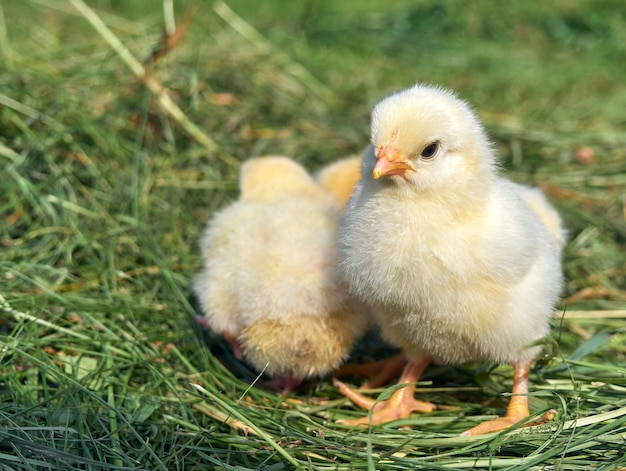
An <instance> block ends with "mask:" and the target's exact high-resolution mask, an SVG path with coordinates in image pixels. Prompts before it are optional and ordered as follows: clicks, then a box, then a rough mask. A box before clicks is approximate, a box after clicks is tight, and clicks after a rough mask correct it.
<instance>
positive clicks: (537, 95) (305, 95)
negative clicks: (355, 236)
mask: <svg viewBox="0 0 626 471" xmlns="http://www.w3.org/2000/svg"><path fill="white" fill-rule="evenodd" d="M74 3H76V2H74ZM90 5H91V6H92V7H93V8H95V12H96V15H97V17H98V18H100V19H101V20H102V21H103V22H104V23H105V24H106V25H107V26H108V27H109V28H110V29H111V31H112V33H113V34H114V35H115V36H116V37H117V38H119V39H120V40H121V41H122V43H123V44H124V46H125V48H127V49H128V51H130V52H131V53H132V54H133V55H134V56H135V57H136V58H137V59H138V60H139V61H145V60H147V59H148V58H149V57H150V56H151V54H152V52H153V50H155V49H156V48H157V47H158V45H159V44H160V42H161V35H162V31H163V28H164V15H163V8H162V4H161V2H157V1H152V2H112V1H98V2H90ZM228 5H229V6H230V8H232V11H234V12H236V14H237V15H239V17H238V18H239V19H237V17H235V16H233V15H232V14H231V13H229V10H228V9H225V8H223V7H221V8H220V7H219V6H217V7H216V8H213V6H212V5H211V4H209V3H208V2H202V3H201V4H200V8H199V10H198V11H197V13H196V14H195V16H194V17H193V18H192V19H191V21H190V24H189V28H188V30H187V33H186V34H185V35H184V37H183V38H182V40H181V42H180V43H179V44H178V45H177V47H175V48H174V49H173V50H171V51H170V52H169V53H168V54H167V55H166V56H165V57H164V58H163V59H162V60H161V61H159V62H158V63H156V64H155V65H154V67H152V69H151V75H150V76H151V77H152V78H153V79H154V80H156V81H157V82H158V84H161V85H162V86H163V87H165V88H166V90H167V93H168V96H169V97H171V101H172V103H173V104H174V107H172V105H171V104H170V105H167V104H166V107H165V108H164V107H163V97H162V96H161V98H160V99H161V102H159V95H158V94H157V95H155V93H154V89H155V88H154V83H152V87H153V90H152V91H151V90H150V89H149V87H147V86H146V85H145V84H144V83H142V82H141V81H140V80H139V79H138V78H137V77H136V76H135V75H134V74H133V72H132V71H131V69H130V68H129V67H128V66H127V65H126V64H125V63H124V62H123V61H122V59H121V58H120V56H119V55H118V53H117V52H115V51H114V50H113V49H112V47H111V46H110V45H109V44H108V43H107V42H106V41H105V39H104V38H103V36H102V35H101V34H100V33H98V32H97V31H96V30H95V29H94V27H93V26H92V25H91V24H90V23H89V22H88V21H87V20H86V19H85V17H84V16H82V15H81V14H79V13H78V11H77V10H76V9H75V8H74V7H73V6H72V4H71V2H69V1H67V2H66V1H62V0H33V1H24V2H17V1H12V2H11V1H9V2H3V3H2V4H1V5H0V11H1V12H2V18H1V19H2V20H3V21H0V168H1V170H0V189H1V195H2V197H1V198H0V295H1V297H0V311H1V315H0V469H3V470H4V469H6V470H13V469H20V470H22V469H24V470H45V469H50V470H57V469H63V470H65V469H68V470H69V469H76V470H79V469H80V470H83V469H89V470H115V469H129V470H130V469H133V470H135V469H136V470H139V469H146V470H183V469H184V470H196V469H197V470H200V469H202V470H204V469H223V470H233V471H234V470H237V471H242V470H246V469H255V470H256V469H267V470H279V469H293V468H302V469H312V470H313V469H314V470H325V469H328V470H335V469H337V470H342V469H346V470H347V469H389V470H396V469H436V470H455V469H511V470H526V469H536V470H539V469H554V470H556V469H562V470H591V469H599V470H616V469H619V468H626V459H625V458H624V454H625V452H626V441H625V437H626V394H625V393H626V347H625V345H626V329H625V328H624V320H623V319H624V317H625V314H624V313H625V312H626V309H625V308H626V288H625V287H626V268H625V267H626V214H625V211H626V209H625V208H626V206H625V205H626V200H625V199H624V195H626V151H625V149H626V134H624V126H625V124H626V114H625V113H624V110H625V109H626V82H625V81H624V72H623V67H624V64H625V63H626V6H624V4H623V2H621V1H617V0H615V1H590V0H589V1H583V0H576V1H570V2H557V1H547V2H517V3H513V2H496V1H469V2H460V1H452V0H449V1H426V0H423V1H420V2H409V1H394V2H386V3H385V6H384V7H383V6H381V5H380V2H373V1H364V2H332V1H329V0H318V1H305V2H280V1H278V0H276V1H264V2H248V1H243V0H233V1H231V2H229V3H228ZM194 6H195V3H194V2H191V1H181V2H176V8H177V10H176V20H177V23H178V24H179V25H180V24H182V23H183V21H184V18H185V14H186V13H187V12H189V11H191V10H192V8H193V7H194ZM251 29H252V31H251ZM416 81H427V82H431V83H438V84H441V85H444V86H447V87H451V88H454V89H456V90H458V92H459V93H460V94H461V96H462V97H464V98H466V99H467V100H469V101H470V102H472V103H473V104H474V105H475V107H476V109H477V110H478V112H479V114H480V115H481V117H482V118H483V120H484V122H485V124H486V126H487V128H488V130H489V132H490V133H491V135H492V137H493V139H494V141H495V142H496V143H497V146H498V149H499V151H500V153H501V156H502V164H503V167H504V169H505V171H506V172H507V175H509V176H510V177H511V178H513V179H515V180H517V181H521V182H526V183H533V184H542V185H544V188H546V191H547V192H548V194H549V195H550V197H551V199H552V201H553V202H554V204H555V205H556V206H557V207H558V208H559V210H560V212H561V213H562V215H563V217H564V219H565V221H566V224H567V226H568V228H569V231H570V243H569V245H568V248H567V249H566V251H565V257H564V266H565V272H566V277H567V284H566V289H565V293H564V300H563V302H562V304H561V305H560V308H561V309H566V310H567V313H574V311H580V310H584V311H599V312H597V313H596V314H593V313H587V314H584V315H582V316H574V315H572V316H568V315H566V316H565V317H564V318H562V319H555V321H554V323H553V327H554V328H553V334H552V338H553V339H554V341H555V342H556V344H558V350H557V351H556V352H554V355H553V356H551V357H550V358H545V359H543V360H540V361H539V362H538V363H537V365H536V368H535V370H534V371H533V373H532V388H531V390H532V394H531V408H532V410H533V412H534V413H538V414H539V413H541V412H542V411H544V410H546V409H548V408H550V407H554V408H556V409H557V410H558V416H557V419H556V420H555V421H554V422H553V423H551V424H547V425H543V426H540V427H538V428H532V429H516V430H512V431H507V432H504V433H501V434H497V435H491V436H485V437H477V438H476V437H473V438H472V437H470V438H465V437H459V436H458V434H459V433H460V432H461V431H463V430H464V429H466V428H468V427H469V426H471V425H474V424H475V423H477V421H479V420H481V419H483V418H486V417H492V416H493V415H496V414H500V413H502V411H503V407H504V405H505V404H506V402H505V401H506V397H505V396H503V395H502V393H503V392H505V391H509V390H510V386H511V370H510V367H508V366H497V367H494V366H493V365H465V366H455V367H437V368H432V369H431V370H429V372H428V375H427V377H426V378H425V382H424V384H423V386H420V391H421V393H420V395H421V396H423V397H425V398H427V399H428V400H432V401H434V402H437V403H440V404H446V405H452V406H456V407H457V409H455V410H445V411H437V412H434V413H431V414H425V415H415V416H413V417H411V419H410V420H405V421H402V422H401V423H400V424H398V423H394V424H389V425H385V426H382V427H377V428H374V429H372V430H353V429H349V428H347V427H344V426H341V425H338V424H336V423H335V422H336V419H338V418H342V417H350V416H356V415H360V414H361V412H359V411H357V410H356V409H355V408H354V407H353V406H352V405H350V404H349V403H348V402H347V401H346V400H344V399H343V398H342V397H341V396H340V395H338V394H337V392H336V390H335V388H334V387H333V386H332V384H331V383H330V381H328V380H322V381H319V382H311V383H309V384H308V385H307V386H306V387H304V388H303V389H301V390H299V391H297V392H296V393H294V394H292V395H291V396H290V397H289V398H288V399H286V398H281V397H279V396H277V395H276V394H274V393H272V392H268V391H265V390H263V389H260V388H257V387H250V384H251V383H252V382H253V381H254V380H255V378H256V373H254V372H252V371H250V370H249V369H248V368H247V367H246V366H245V365H242V364H239V363H238V362H236V361H235V360H234V359H233V358H232V356H231V355H230V353H229V351H228V349H227V348H225V347H224V345H223V344H222V343H220V342H219V341H218V340H217V339H215V338H214V337H212V336H211V335H209V334H207V333H204V332H201V331H200V329H198V328H197V326H195V323H194V315H195V314H196V307H195V306H194V304H193V301H192V300H191V296H190V285H191V280H192V278H193V276H194V274H195V273H196V272H197V271H198V270H199V268H200V258H199V250H198V238H199V235H200V231H201V230H202V228H203V225H204V224H205V222H206V220H207V219H208V218H209V217H210V216H211V214H212V213H213V212H214V211H215V210H216V209H219V208H221V207H223V206H224V205H225V204H227V203H228V202H229V201H231V200H232V199H233V198H234V197H235V196H236V193H237V188H236V182H237V167H238V165H237V164H238V162H239V161H243V160H244V159H246V158H248V157H250V156H254V155H262V154H285V155H289V156H292V157H293V158H295V159H296V160H298V161H300V162H302V163H303V164H305V165H306V166H307V167H308V168H309V169H310V170H316V169H317V168H319V167H320V166H321V165H322V164H324V163H327V162H330V161H332V160H333V159H336V158H338V157H341V156H344V155H347V154H350V153H357V152H360V150H361V149H362V148H363V147H364V146H365V145H366V143H367V140H368V131H369V129H368V127H369V123H368V120H369V116H368V113H369V110H370V108H371V106H372V105H373V104H374V103H375V101H376V100H377V99H379V98H380V97H382V96H383V95H384V94H385V93H387V92H389V91H390V90H393V89H397V88H400V87H403V86H407V85H410V84H412V83H414V82H416ZM149 85H150V84H149ZM168 106H169V108H168ZM175 108H178V109H179V110H180V111H182V116H183V117H184V118H185V120H183V121H182V122H181V120H180V119H174V118H173V116H175V115H172V110H175ZM190 123H191V124H192V125H193V126H190ZM211 142H212V143H213V144H211ZM582 146H587V147H590V148H591V149H592V150H593V153H594V159H593V161H592V162H587V163H585V162H582V161H581V160H580V159H577V158H576V157H575V154H576V151H577V149H579V148H580V147H582ZM381 391H382V390H381ZM398 425H408V426H409V430H399V429H398Z"/></svg>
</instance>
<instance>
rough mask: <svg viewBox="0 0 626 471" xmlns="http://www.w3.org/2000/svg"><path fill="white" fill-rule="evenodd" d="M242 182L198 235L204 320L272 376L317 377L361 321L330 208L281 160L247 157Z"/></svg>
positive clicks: (346, 346) (337, 359)
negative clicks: (344, 275) (340, 267)
mask: <svg viewBox="0 0 626 471" xmlns="http://www.w3.org/2000/svg"><path fill="white" fill-rule="evenodd" d="M240 188H241V189H240V198H239V200H238V201H236V202H234V203H233V204H232V205H230V206H229V207H227V208H225V209H224V210H222V211H221V212H219V213H218V214H216V215H215V217H214V218H213V219H212V220H211V221H209V224H208V226H207V228H206V230H205V233H204V236H203V239H202V244H201V245H202V247H201V248H202V260H203V264H204V269H203V271H202V272H201V273H200V274H199V275H198V276H197V278H196V280H195V284H194V290H195V293H196V294H197V296H198V298H199V300H200V304H201V306H202V310H203V312H204V314H205V316H206V320H207V324H208V325H209V326H210V327H211V328H212V329H213V330H214V331H215V332H217V333H219V334H222V335H224V336H225V337H227V338H233V339H236V341H237V342H238V343H239V344H240V345H241V349H242V352H243V355H244V357H245V358H246V359H247V360H248V361H249V362H250V363H252V364H253V365H254V366H255V367H256V368H257V369H259V370H265V371H267V372H268V373H269V374H270V375H273V376H277V377H282V376H286V377H291V378H295V379H300V380H301V379H304V378H306V377H309V376H314V375H324V374H326V373H327V372H329V371H331V370H333V369H335V368H337V367H338V366H339V365H340V364H341V362H342V361H343V360H344V359H345V358H346V357H347V355H348V354H349V352H350V349H351V347H352V344H353V342H354V341H355V340H356V338H357V337H358V336H360V335H361V333H362V332H363V330H364V329H365V328H366V322H367V321H366V318H364V317H363V316H362V311H361V310H362V306H361V305H359V304H358V303H357V302H356V301H354V300H353V299H352V298H350V297H349V296H348V295H347V294H346V293H345V290H344V289H343V287H342V286H341V285H340V282H339V279H338V274H337V271H336V250H335V237H336V229H337V224H338V209H337V205H336V203H335V201H334V200H333V198H332V197H331V196H330V195H329V194H328V193H327V192H326V191H324V190H323V189H322V188H321V187H320V186H319V185H318V184H317V183H316V182H315V181H314V180H313V179H312V178H311V176H310V175H309V174H308V173H307V172H306V171H305V170H304V169H303V168H302V167H301V166H300V165H298V164H297V163H295V162H294V161H292V160H290V159H287V158H284V157H265V158H258V159H251V160H249V161H248V162H246V163H245V164H244V165H243V166H242V169H241V173H240Z"/></svg>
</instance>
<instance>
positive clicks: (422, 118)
mask: <svg viewBox="0 0 626 471" xmlns="http://www.w3.org/2000/svg"><path fill="white" fill-rule="evenodd" d="M371 142H372V146H371V148H370V149H369V151H366V153H365V156H364V163H363V169H362V172H363V175H362V176H363V178H370V179H371V178H373V179H375V180H378V179H381V184H387V185H389V184H392V183H393V184H397V185H399V186H402V185H404V186H408V187H410V188H411V191H414V190H415V188H417V189H418V190H436V189H439V188H441V187H445V186H446V185H450V184H453V185H459V184H462V183H463V181H465V180H468V181H469V180H470V179H471V180H472V181H475V180H476V178H477V177H478V178H479V177H481V176H489V175H492V174H493V173H494V172H493V169H494V167H495V156H494V152H493V150H492V146H491V143H490V141H489V139H488V137H487V135H486V133H485V131H484V129H483V127H482V126H481V124H480V121H479V120H478V117H477V116H476V114H475V113H474V112H473V111H472V109H471V108H470V106H469V105H468V104H467V103H466V102H464V101H463V100H461V99H459V98H458V97H457V96H456V95H454V93H452V92H450V91H447V90H444V89H441V88H438V87H431V86H426V85H420V84H418V85H415V86H413V87H411V88H408V89H405V90H402V91H400V92H397V93H395V94H392V95H390V96H388V97H387V98H384V99H383V100H381V101H380V102H379V103H378V104H377V105H376V106H375V107H374V109H373V111H372V129H371ZM382 177H393V178H382ZM451 177H454V178H451Z"/></svg>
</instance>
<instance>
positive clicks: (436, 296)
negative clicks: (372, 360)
mask: <svg viewBox="0 0 626 471" xmlns="http://www.w3.org/2000/svg"><path fill="white" fill-rule="evenodd" d="M518 193H519V192H518V191H517V189H516V188H515V187H514V186H512V184H509V182H507V181H505V180H498V181H496V182H495V183H494V190H493V191H492V194H490V195H489V197H487V198H485V202H484V206H481V207H480V210H476V211H473V212H471V213H469V214H464V215H463V216H462V217H459V215H458V213H455V212H454V211H450V210H449V209H447V208H446V207H445V206H442V205H441V204H440V203H439V202H438V201H436V200H430V199H429V198H421V199H415V198H403V197H402V196H401V195H398V194H397V193H394V192H393V191H386V190H385V189H382V190H381V188H376V191H373V189H372V186H371V185H370V184H368V183H367V181H366V182H361V183H360V184H359V186H358V187H357V190H356V191H355V194H354V195H353V197H352V199H351V201H350V202H349V204H348V206H347V208H346V212H345V215H344V218H343V221H342V225H341V229H340V232H339V251H340V267H341V270H342V274H343V276H344V278H345V280H346V282H347V283H348V285H349V286H350V289H351V290H352V292H354V293H355V294H356V295H357V296H358V297H360V298H362V299H365V300H366V301H367V302H368V303H370V304H371V305H372V307H373V309H374V312H375V314H376V315H377V317H378V321H379V325H380V327H381V330H382V333H383V335H384V336H385V337H386V338H387V339H388V340H389V341H391V342H392V343H394V344H396V345H398V346H399V347H401V348H403V349H404V350H405V351H407V353H409V355H410V353H411V352H414V353H416V354H428V355H434V356H437V357H439V358H441V359H442V360H444V361H449V362H464V361H468V360H479V359H480V360H492V361H500V362H502V361H519V360H522V359H525V358H526V357H529V358H531V357H532V356H534V355H535V354H536V350H533V349H528V350H524V347H526V346H527V345H528V344H530V343H532V342H533V341H535V340H537V339H538V338H540V337H542V336H544V335H546V334H547V332H548V321H547V319H548V318H549V316H550V315H551V313H552V305H553V303H554V302H555V301H556V299H557V297H558V294H559V291H560V288H561V282H562V280H561V274H560V270H559V261H558V253H557V252H556V251H554V250H553V248H552V247H551V246H550V245H549V243H548V242H547V241H549V236H548V235H547V232H546V229H545V227H544V226H543V225H542V224H541V223H540V222H539V220H538V218H537V217H536V216H535V215H534V214H533V212H532V210H531V209H530V207H529V206H528V205H527V204H526V203H525V202H524V201H523V200H522V199H521V198H520V197H519V194H518Z"/></svg>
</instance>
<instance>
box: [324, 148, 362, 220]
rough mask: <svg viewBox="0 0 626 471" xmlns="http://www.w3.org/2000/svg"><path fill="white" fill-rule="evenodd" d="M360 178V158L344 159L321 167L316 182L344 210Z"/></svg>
mask: <svg viewBox="0 0 626 471" xmlns="http://www.w3.org/2000/svg"><path fill="white" fill-rule="evenodd" d="M360 178H361V156H360V155H358V156H352V157H346V158H343V159H340V160H337V161H335V162H332V163H330V164H328V165H326V166H325V167H323V168H322V169H321V170H320V171H319V172H318V173H317V175H316V180H317V181H318V182H319V184H320V185H322V187H323V188H325V189H326V190H327V191H328V192H330V194H331V195H333V196H334V197H335V199H336V200H337V202H338V204H339V207H340V208H341V209H343V208H344V206H345V205H346V203H347V202H348V199H349V198H350V196H352V192H353V191H354V188H355V187H356V184H357V182H358V181H359V179H360Z"/></svg>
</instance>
